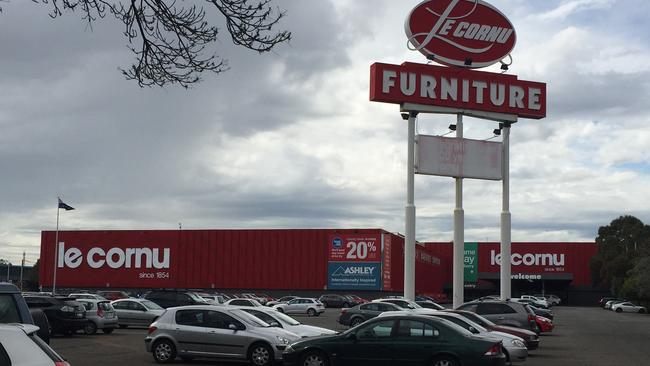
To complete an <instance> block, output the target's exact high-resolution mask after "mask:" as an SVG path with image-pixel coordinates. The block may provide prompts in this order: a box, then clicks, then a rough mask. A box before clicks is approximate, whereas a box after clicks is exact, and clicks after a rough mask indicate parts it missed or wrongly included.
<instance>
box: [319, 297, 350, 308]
mask: <svg viewBox="0 0 650 366" xmlns="http://www.w3.org/2000/svg"><path fill="white" fill-rule="evenodd" d="M318 300H319V301H320V302H322V303H323V304H324V305H325V307H326V308H349V307H350V306H353V305H356V304H353V302H352V300H350V299H348V298H347V297H345V296H341V295H335V294H328V295H322V296H321V297H319V298H318Z"/></svg>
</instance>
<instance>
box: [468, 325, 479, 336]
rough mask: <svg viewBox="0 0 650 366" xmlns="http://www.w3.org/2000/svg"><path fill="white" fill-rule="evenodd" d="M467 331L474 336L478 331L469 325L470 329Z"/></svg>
mask: <svg viewBox="0 0 650 366" xmlns="http://www.w3.org/2000/svg"><path fill="white" fill-rule="evenodd" d="M468 330H469V331H470V332H472V333H474V334H478V333H479V331H478V330H476V328H474V327H472V326H471V325H470V327H469V329H468Z"/></svg>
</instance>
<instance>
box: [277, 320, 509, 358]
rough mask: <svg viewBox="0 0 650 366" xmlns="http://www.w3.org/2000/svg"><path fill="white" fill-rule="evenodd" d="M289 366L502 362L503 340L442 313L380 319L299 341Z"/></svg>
mask: <svg viewBox="0 0 650 366" xmlns="http://www.w3.org/2000/svg"><path fill="white" fill-rule="evenodd" d="M283 363H284V365H285V366H294V365H299V366H347V365H350V366H407V365H408V366H411V365H413V366H415V365H422V366H425V365H426V366H488V365H489V366H503V365H505V364H506V357H505V355H504V354H503V352H502V350H501V342H500V341H498V340H495V339H492V338H487V337H482V336H477V335H474V334H472V333H470V332H468V331H467V330H465V329H463V328H461V327H459V326H457V325H456V324H453V323H451V322H450V321H448V320H445V319H441V318H433V317H425V316H421V315H402V316H387V317H383V318H375V319H371V320H368V321H366V322H365V323H363V324H361V325H359V326H357V327H354V328H352V329H349V330H347V331H346V332H343V333H341V334H338V335H334V336H326V337H317V338H310V339H307V340H304V341H298V342H296V343H293V344H291V345H290V346H288V347H287V348H286V350H285V351H284V353H283Z"/></svg>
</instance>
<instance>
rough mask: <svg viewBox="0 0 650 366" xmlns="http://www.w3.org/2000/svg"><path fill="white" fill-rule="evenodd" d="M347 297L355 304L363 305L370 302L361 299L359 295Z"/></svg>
mask: <svg viewBox="0 0 650 366" xmlns="http://www.w3.org/2000/svg"><path fill="white" fill-rule="evenodd" d="M348 296H349V297H350V298H352V300H354V302H356V303H357V304H365V303H367V302H370V300H368V299H364V298H363V297H361V296H359V295H348Z"/></svg>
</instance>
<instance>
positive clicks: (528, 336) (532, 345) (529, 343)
mask: <svg viewBox="0 0 650 366" xmlns="http://www.w3.org/2000/svg"><path fill="white" fill-rule="evenodd" d="M445 311H447V312H451V313H456V314H459V315H462V316H464V317H466V318H467V319H469V320H471V321H473V322H474V323H477V324H480V325H481V326H482V327H483V328H487V329H489V330H494V331H498V332H503V333H508V334H512V335H516V336H517V337H521V338H522V339H523V340H524V342H525V343H526V348H528V350H529V351H531V350H534V349H537V348H539V336H538V335H537V334H536V333H535V332H533V331H530V330H527V329H522V328H516V327H509V326H506V325H498V324H495V323H493V322H492V321H490V320H489V319H487V318H484V317H483V316H481V315H478V314H476V313H472V312H470V311H465V310H445Z"/></svg>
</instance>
